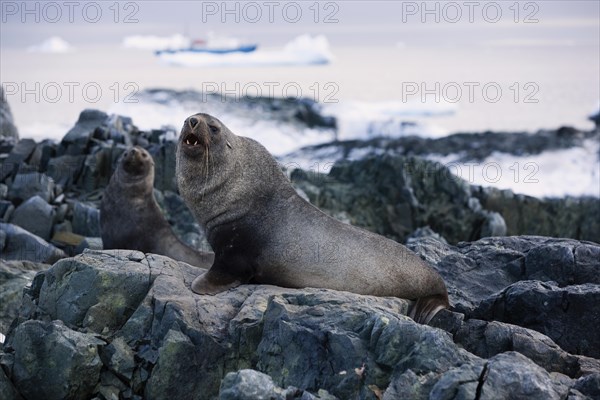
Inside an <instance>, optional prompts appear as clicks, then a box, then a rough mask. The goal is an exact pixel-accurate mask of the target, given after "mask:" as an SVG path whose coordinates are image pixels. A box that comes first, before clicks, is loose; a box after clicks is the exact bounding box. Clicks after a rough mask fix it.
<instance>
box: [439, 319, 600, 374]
mask: <svg viewBox="0 0 600 400" xmlns="http://www.w3.org/2000/svg"><path fill="white" fill-rule="evenodd" d="M432 325H433V326H436V327H439V328H441V329H444V330H446V331H448V332H450V333H452V335H453V337H454V341H455V342H456V343H458V344H460V345H462V346H463V347H464V348H465V350H468V351H469V352H471V353H473V354H475V355H477V356H479V357H482V358H490V357H493V356H495V355H497V354H500V353H503V352H507V351H516V352H518V353H521V354H523V355H524V356H526V357H527V358H529V359H531V360H532V361H533V362H535V363H536V364H537V365H539V366H541V367H542V368H544V369H545V370H546V371H548V372H560V373H562V374H565V375H567V376H570V377H571V378H577V377H580V376H583V375H588V374H591V373H594V372H595V371H598V372H600V360H596V359H593V358H589V357H584V356H578V355H573V354H569V353H567V352H566V351H564V350H563V349H561V348H560V347H559V346H558V345H557V344H556V343H555V342H554V341H553V340H552V339H550V338H549V337H548V336H546V335H543V334H541V333H539V332H537V331H534V330H531V329H527V328H523V327H520V326H517V325H511V324H506V323H502V322H498V321H491V322H488V321H482V320H478V319H469V320H467V321H463V315H462V314H457V313H453V312H451V311H448V310H445V311H442V312H441V313H440V314H438V315H437V316H436V319H435V320H434V321H432Z"/></svg>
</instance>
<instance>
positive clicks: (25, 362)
mask: <svg viewBox="0 0 600 400" xmlns="http://www.w3.org/2000/svg"><path fill="white" fill-rule="evenodd" d="M104 344H105V342H104V341H102V340H99V339H97V338H96V337H95V336H94V335H91V334H85V333H81V332H76V331H74V330H71V329H69V328H67V327H66V326H65V325H64V324H63V323H62V321H52V322H42V321H25V322H24V323H22V324H20V325H19V326H17V327H16V328H15V331H14V335H12V336H11V338H10V339H8V341H7V343H6V345H5V346H6V347H8V348H10V349H12V351H13V353H14V364H13V365H12V369H11V375H12V381H13V382H14V384H15V386H16V388H17V389H18V390H19V392H20V393H21V394H22V395H23V396H24V397H25V398H27V399H47V400H53V399H56V400H67V399H82V398H89V397H90V395H91V394H92V392H93V389H94V386H95V385H96V383H97V382H98V380H99V379H100V370H101V368H102V363H101V362H100V357H99V355H98V347H99V346H101V345H104Z"/></svg>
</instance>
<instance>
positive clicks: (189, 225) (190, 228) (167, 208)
mask: <svg viewBox="0 0 600 400" xmlns="http://www.w3.org/2000/svg"><path fill="white" fill-rule="evenodd" d="M154 196H155V198H156V201H157V202H158V205H159V206H160V208H161V210H162V211H163V213H164V214H165V218H166V219H167V221H168V222H169V224H170V225H171V227H172V229H173V232H175V234H176V235H177V236H178V237H180V238H181V239H182V240H183V241H184V242H185V243H187V244H188V245H190V246H192V247H193V248H196V249H198V250H203V251H212V250H211V247H210V244H208V241H207V239H206V235H205V234H204V231H203V230H202V228H200V225H199V224H198V223H197V222H196V219H195V218H194V216H193V215H192V213H191V211H190V210H189V208H188V207H187V205H186V204H185V202H184V201H183V199H182V198H181V196H179V195H178V194H177V193H174V192H171V191H169V190H165V192H164V193H162V192H160V191H159V190H157V189H154Z"/></svg>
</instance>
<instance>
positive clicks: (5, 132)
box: [0, 86, 19, 140]
mask: <svg viewBox="0 0 600 400" xmlns="http://www.w3.org/2000/svg"><path fill="white" fill-rule="evenodd" d="M0 137H4V138H13V139H17V140H18V139H19V131H18V130H17V127H16V126H15V123H14V120H13V115H12V112H11V111H10V106H9V105H8V101H7V100H6V95H5V93H4V87H2V86H0Z"/></svg>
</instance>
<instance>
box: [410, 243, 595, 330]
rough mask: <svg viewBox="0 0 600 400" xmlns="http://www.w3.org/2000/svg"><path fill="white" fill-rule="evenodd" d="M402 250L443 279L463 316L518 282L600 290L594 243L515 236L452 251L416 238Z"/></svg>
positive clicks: (451, 247) (455, 305)
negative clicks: (540, 281) (416, 256)
mask: <svg viewBox="0 0 600 400" xmlns="http://www.w3.org/2000/svg"><path fill="white" fill-rule="evenodd" d="M407 245H408V247H409V248H410V249H411V250H413V251H415V252H416V253H418V254H419V255H420V256H421V257H422V258H424V259H425V260H427V261H428V262H430V263H431V264H432V265H433V266H434V267H435V269H436V270H437V271H438V272H439V273H440V274H441V275H442V277H443V278H444V280H445V282H446V285H447V286H448V292H449V295H450V300H451V303H452V304H453V306H454V308H455V309H456V310H457V311H459V312H463V313H466V314H470V312H471V311H472V310H473V309H474V308H475V307H476V306H477V305H479V303H480V302H481V301H482V300H484V299H487V298H488V297H490V296H492V295H494V294H495V293H498V292H500V291H502V290H503V289H504V288H506V287H507V286H509V285H511V284H513V283H515V282H518V281H520V280H528V279H544V280H548V281H558V282H562V283H563V284H565V285H566V284H584V283H594V284H600V274H598V273H597V272H594V271H598V270H599V269H600V258H599V257H596V255H598V254H600V245H597V244H594V243H589V242H579V241H576V240H569V239H553V238H544V237H537V236H518V237H497V238H485V239H480V240H478V241H476V242H472V243H460V244H459V245H458V246H456V247H454V246H450V245H447V244H444V243H441V242H439V241H438V240H434V239H431V238H415V239H413V240H411V241H410V242H409V243H408V244H407ZM573 255H575V257H574V256H573ZM482 319H487V318H482ZM504 322H510V321H504ZM517 325H520V324H517ZM548 336H550V337H552V336H551V335H548Z"/></svg>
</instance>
